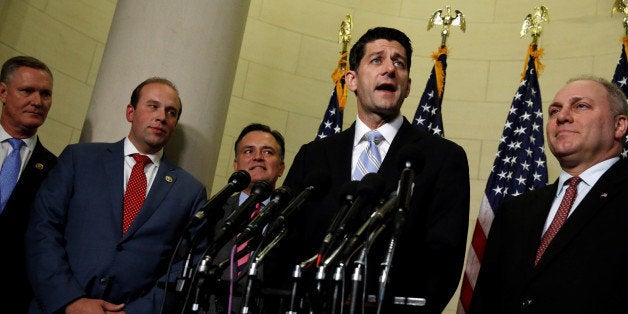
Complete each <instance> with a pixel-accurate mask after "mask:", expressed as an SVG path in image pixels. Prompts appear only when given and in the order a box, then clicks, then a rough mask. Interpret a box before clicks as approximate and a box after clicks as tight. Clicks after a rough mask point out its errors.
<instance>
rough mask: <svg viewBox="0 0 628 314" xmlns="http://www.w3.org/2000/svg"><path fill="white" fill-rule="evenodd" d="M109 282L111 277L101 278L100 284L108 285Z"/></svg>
mask: <svg viewBox="0 0 628 314" xmlns="http://www.w3.org/2000/svg"><path fill="white" fill-rule="evenodd" d="M107 283H109V278H106V277H105V278H100V284H101V285H103V286H106V285H107Z"/></svg>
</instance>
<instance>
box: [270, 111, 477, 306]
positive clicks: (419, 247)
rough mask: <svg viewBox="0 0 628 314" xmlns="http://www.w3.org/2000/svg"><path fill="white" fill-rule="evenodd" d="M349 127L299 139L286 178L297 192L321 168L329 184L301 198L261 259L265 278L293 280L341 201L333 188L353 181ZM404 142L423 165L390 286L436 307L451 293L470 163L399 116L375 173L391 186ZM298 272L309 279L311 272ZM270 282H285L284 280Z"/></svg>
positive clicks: (370, 275) (378, 254)
mask: <svg viewBox="0 0 628 314" xmlns="http://www.w3.org/2000/svg"><path fill="white" fill-rule="evenodd" d="M354 133H355V123H354V124H353V125H352V126H351V127H350V128H349V129H347V130H345V131H343V132H341V133H339V134H336V135H333V136H329V137H326V138H324V139H321V140H316V141H313V142H310V143H308V144H305V145H303V146H302V147H301V149H300V150H299V152H298V153H297V155H296V157H295V159H294V162H293V163H292V166H291V167H290V170H289V172H288V175H287V177H286V179H285V181H284V184H285V185H287V186H289V187H291V188H292V191H295V192H294V193H295V194H296V193H299V192H300V191H302V190H303V189H304V188H305V186H304V184H305V183H304V182H303V179H304V178H305V177H306V176H307V175H308V174H309V173H310V172H311V171H312V170H316V169H320V170H323V171H325V172H327V173H329V175H330V177H331V183H330V186H329V188H330V190H329V192H328V193H327V194H326V195H325V196H324V197H323V198H322V199H321V200H313V201H308V202H306V203H305V204H304V206H302V207H303V208H301V209H299V212H298V213H297V215H295V217H294V218H293V219H289V221H288V224H289V226H291V228H292V229H293V230H292V232H293V233H294V236H293V237H292V238H288V239H286V241H285V242H284V243H281V244H280V245H279V247H277V248H276V250H277V252H276V253H274V254H273V256H272V260H273V261H272V262H270V261H266V262H265V265H264V271H265V274H266V278H268V279H270V278H275V277H282V278H284V279H285V278H290V272H291V271H292V270H293V269H294V265H296V264H297V263H300V262H302V261H304V260H306V259H307V258H310V257H312V256H313V255H314V254H315V253H316V252H318V249H319V246H320V244H321V242H322V240H323V236H324V233H325V232H326V230H327V228H328V227H329V225H330V223H331V220H332V219H333V217H334V216H335V215H336V213H337V212H338V210H339V207H340V205H339V201H338V196H337V195H336V194H337V193H338V190H340V189H341V187H342V186H343V185H345V184H346V183H347V182H350V181H351V156H352V149H353V138H354ZM406 145H413V146H415V147H417V148H418V149H419V150H420V151H421V153H422V154H423V156H424V158H425V166H424V167H423V169H418V170H417V171H416V172H417V173H416V175H415V180H414V184H415V185H414V189H413V196H412V199H411V203H410V206H409V208H408V211H407V215H406V223H405V225H404V226H403V229H402V232H401V235H400V237H399V241H398V246H397V249H396V252H395V253H396V254H395V256H394V258H393V262H394V266H393V268H392V273H391V277H390V283H389V285H388V288H387V289H388V290H389V291H390V292H391V294H390V295H392V296H400V297H418V298H425V299H427V304H426V306H424V307H421V308H413V309H411V310H412V311H423V312H434V313H440V312H442V310H443V309H444V308H445V306H446V305H447V303H448V302H449V299H450V298H451V297H452V295H453V294H454V292H455V290H456V288H457V286H458V282H459V280H460V275H461V273H462V265H463V261H464V255H465V247H466V239H467V229H468V223H469V167H468V162H467V158H466V154H465V152H464V150H463V149H462V148H461V147H460V146H458V145H457V144H455V143H453V142H451V141H449V140H446V139H443V138H441V137H437V136H433V135H429V134H428V133H426V132H424V131H422V130H419V129H418V128H415V127H413V126H412V125H411V124H410V123H409V122H408V121H407V120H406V119H405V118H404V121H403V124H402V126H401V128H400V130H399V131H398V132H397V135H396V136H395V138H394V139H393V141H392V143H391V145H390V148H389V150H388V153H387V155H386V157H385V158H384V160H383V161H382V164H381V167H380V169H379V171H378V173H379V174H380V175H382V176H383V177H384V178H386V179H387V180H388V184H389V189H396V187H397V183H398V180H399V177H400V175H401V170H402V169H400V167H398V162H397V155H398V153H399V151H400V150H401V149H402V148H403V147H404V146H406ZM362 214H363V215H369V214H370V212H368V213H362ZM389 229H391V228H387V230H385V231H384V232H383V233H381V234H380V235H379V236H378V238H377V241H376V242H375V243H374V244H373V245H372V247H371V249H370V252H369V259H368V261H369V262H368V265H369V268H368V272H367V281H366V284H367V290H368V291H367V294H375V295H377V281H378V280H377V277H378V276H379V274H380V266H379V265H380V263H381V262H382V258H383V257H384V256H385V252H386V248H387V246H388V242H389V239H390V238H391V233H390V230H389ZM270 258H271V257H269V259H270ZM286 263H287V265H286ZM351 267H352V265H351ZM271 274H272V275H271ZM303 276H304V277H305V276H309V277H313V274H304V275H303ZM348 276H349V275H347V278H348ZM284 281H285V280H284ZM269 284H270V285H275V286H277V285H279V286H283V287H284V288H289V286H287V287H286V285H285V282H284V283H279V284H278V283H275V282H269ZM389 311H390V312H391V313H392V312H398V311H397V310H389Z"/></svg>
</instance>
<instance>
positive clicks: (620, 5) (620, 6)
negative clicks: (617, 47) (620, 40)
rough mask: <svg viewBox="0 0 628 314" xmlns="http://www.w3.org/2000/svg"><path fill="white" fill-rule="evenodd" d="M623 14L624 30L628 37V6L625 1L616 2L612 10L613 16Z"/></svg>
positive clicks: (616, 0) (618, 0)
mask: <svg viewBox="0 0 628 314" xmlns="http://www.w3.org/2000/svg"><path fill="white" fill-rule="evenodd" d="M620 12H621V13H623V14H624V20H623V21H622V25H623V26H624V30H625V32H626V36H628V5H626V2H624V0H615V3H613V7H612V8H611V16H613V14H615V13H620Z"/></svg>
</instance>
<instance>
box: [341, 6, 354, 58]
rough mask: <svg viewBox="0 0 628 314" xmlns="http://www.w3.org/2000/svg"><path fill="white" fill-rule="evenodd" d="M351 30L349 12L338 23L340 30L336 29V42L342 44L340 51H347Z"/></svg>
mask: <svg viewBox="0 0 628 314" xmlns="http://www.w3.org/2000/svg"><path fill="white" fill-rule="evenodd" d="M352 30H353V21H352V20H351V14H347V15H346V16H345V19H344V20H343V21H342V22H341V23H340V30H339V31H338V43H341V44H342V51H341V52H347V51H348V48H347V47H348V46H349V42H351V31H352Z"/></svg>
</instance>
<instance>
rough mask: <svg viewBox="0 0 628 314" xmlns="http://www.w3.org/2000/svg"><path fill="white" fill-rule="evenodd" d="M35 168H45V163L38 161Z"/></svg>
mask: <svg viewBox="0 0 628 314" xmlns="http://www.w3.org/2000/svg"><path fill="white" fill-rule="evenodd" d="M35 168H37V170H44V164H42V163H41V162H38V163H36V164H35Z"/></svg>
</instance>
